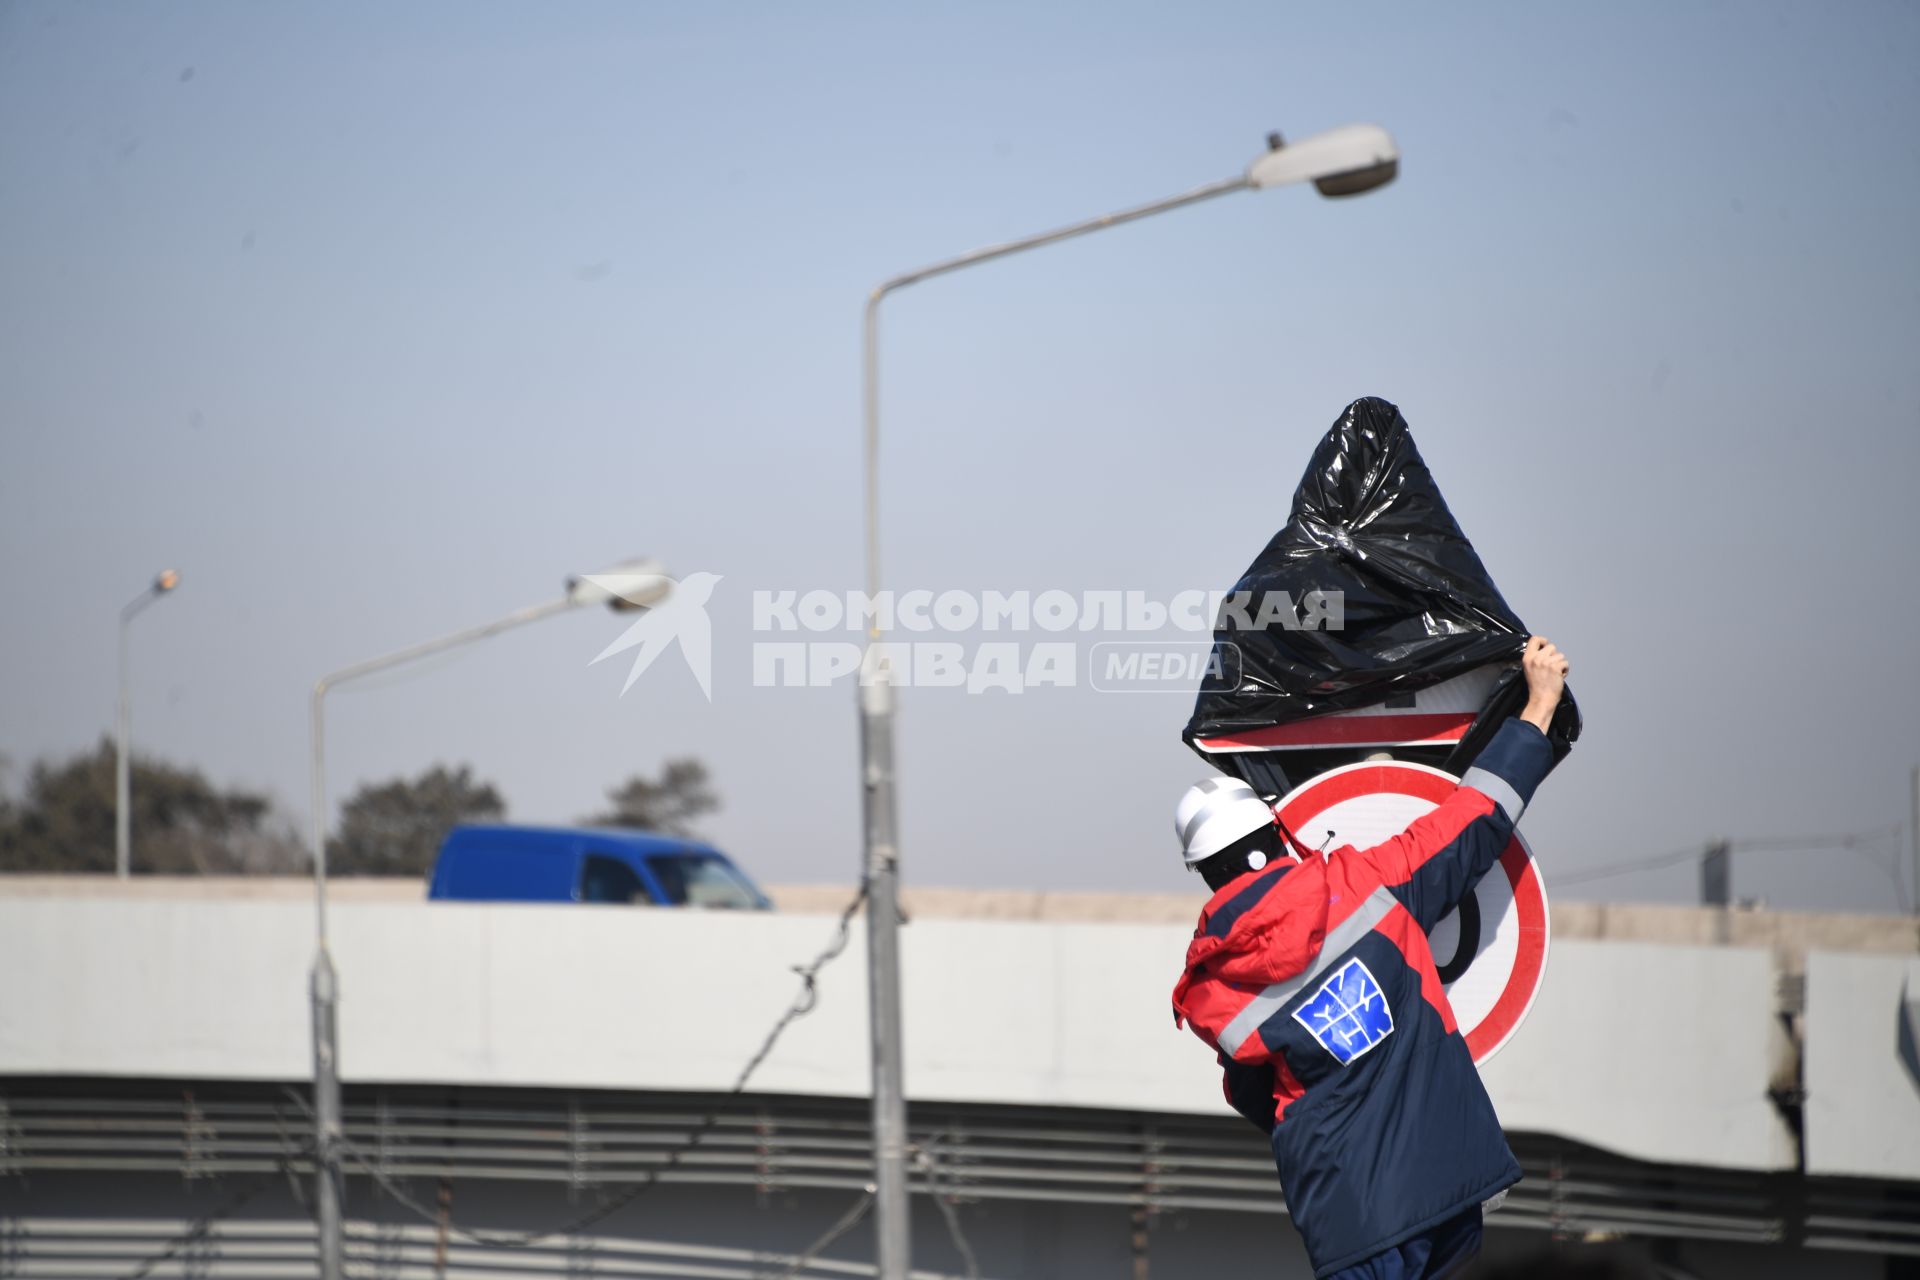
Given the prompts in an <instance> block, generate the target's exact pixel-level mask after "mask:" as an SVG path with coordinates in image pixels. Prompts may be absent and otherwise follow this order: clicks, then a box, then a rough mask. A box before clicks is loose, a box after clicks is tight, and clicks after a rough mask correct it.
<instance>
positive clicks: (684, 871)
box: [647, 853, 766, 911]
mask: <svg viewBox="0 0 1920 1280" xmlns="http://www.w3.org/2000/svg"><path fill="white" fill-rule="evenodd" d="M647 868H648V869H649V870H650V871H652V872H653V878H654V879H656V880H658V881H659V882H660V891H661V892H662V893H664V894H666V896H667V901H668V902H670V903H672V904H673V905H674V906H676V907H680V906H685V907H717V908H720V909H722V910H732V911H754V910H758V909H759V908H761V907H763V906H765V905H766V904H765V902H764V900H763V899H762V898H761V897H760V891H759V890H758V889H755V888H754V887H753V885H752V884H750V883H749V882H748V881H747V878H746V877H745V876H743V875H741V874H740V873H739V872H738V871H735V870H734V869H733V868H732V867H731V866H730V865H728V863H727V861H726V859H724V858H720V857H716V856H715V855H713V854H711V853H666V854H658V855H655V856H654V857H650V858H648V859H647Z"/></svg>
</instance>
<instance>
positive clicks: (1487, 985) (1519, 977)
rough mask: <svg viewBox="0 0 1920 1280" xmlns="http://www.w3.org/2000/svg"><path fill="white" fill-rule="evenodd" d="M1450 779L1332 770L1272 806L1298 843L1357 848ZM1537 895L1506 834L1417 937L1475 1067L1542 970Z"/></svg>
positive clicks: (1526, 1000)
mask: <svg viewBox="0 0 1920 1280" xmlns="http://www.w3.org/2000/svg"><path fill="white" fill-rule="evenodd" d="M1459 785H1460V780H1459V779H1458V778H1456V777H1454V776H1453V775H1452V774H1450V773H1445V772H1442V771H1441V770H1439V769H1432V768H1428V767H1427V766H1426V765H1419V764H1409V763H1407V762H1405V761H1402V760H1391V761H1367V762H1362V763H1360V764H1350V765H1347V766H1345V767H1344V768H1340V769H1332V770H1329V771H1328V772H1326V773H1323V774H1321V775H1319V776H1318V777H1316V778H1313V779H1311V780H1309V781H1307V782H1305V783H1302V784H1301V785H1300V786H1298V787H1296V788H1294V789H1293V790H1292V791H1290V792H1288V793H1287V795H1286V796H1285V797H1284V798H1282V799H1281V801H1280V802H1279V803H1278V804H1276V805H1274V812H1276V813H1278V814H1279V815H1280V821H1281V822H1283V823H1285V824H1286V827H1287V829H1288V830H1289V831H1291V832H1293V834H1294V836H1295V837H1296V838H1297V839H1298V840H1299V841H1300V843H1301V844H1304V845H1306V846H1308V847H1309V848H1315V849H1326V850H1335V849H1339V848H1341V847H1342V846H1346V845H1351V846H1353V847H1354V848H1355V849H1365V848H1369V847H1370V846H1373V845H1376V844H1380V843H1382V842H1383V841H1386V840H1390V839H1392V838H1393V837H1394V836H1397V835H1399V834H1400V833H1401V832H1402V831H1404V830H1406V828H1407V826H1408V824H1410V823H1412V822H1414V821H1415V820H1417V819H1419V818H1422V817H1424V816H1425V815H1427V814H1429V813H1431V812H1433V810H1435V809H1437V808H1439V807H1440V802H1441V801H1443V800H1445V799H1446V798H1447V797H1448V796H1450V795H1452V794H1453V792H1454V789H1455V788H1457V787H1458V786H1459ZM1547 933H1548V930H1547V895H1546V891H1545V889H1544V888H1542V886H1541V883H1540V871H1539V868H1538V867H1537V866H1536V865H1535V864H1534V860H1533V851H1532V850H1531V849H1529V848H1528V847H1527V844H1526V841H1524V840H1522V839H1521V838H1520V833H1519V832H1517V831H1516V832H1515V833H1514V835H1513V839H1512V840H1510V841H1509V842H1508V844H1507V847H1506V850H1505V851H1504V852H1502V853H1501V855H1500V861H1499V862H1498V863H1496V864H1495V865H1494V867H1493V869H1492V870H1490V871H1488V872H1487V874H1486V875H1484V876H1482V877H1481V878H1480V883H1479V884H1478V885H1477V886H1476V887H1475V888H1474V891H1473V892H1472V893H1470V894H1468V895H1467V896H1466V897H1465V898H1463V899H1462V900H1461V902H1460V905H1459V907H1458V908H1457V909H1456V910H1454V911H1452V912H1450V913H1449V914H1448V915H1447V916H1446V918H1445V919H1443V920H1441V921H1440V922H1439V923H1438V924H1436V925H1435V926H1434V927H1433V929H1432V931H1431V932H1429V933H1428V934H1427V941H1428V944H1429V945H1430V946H1431V947H1432V949H1433V962H1434V964H1435V966H1437V967H1438V968H1439V970H1440V981H1441V983H1442V985H1444V986H1445V987H1446V991H1447V1000H1448V1002H1449V1003H1450V1004H1452V1005H1453V1015H1454V1019H1455V1021H1456V1022H1458V1023H1459V1026H1460V1033H1461V1035H1463V1036H1465V1037H1466V1041H1467V1049H1468V1051H1469V1052H1471V1053H1472V1054H1473V1060H1474V1062H1475V1063H1476V1064H1477V1063H1482V1062H1485V1061H1486V1060H1487V1059H1488V1058H1490V1057H1492V1056H1493V1054H1494V1052H1495V1051H1496V1050H1497V1049H1499V1048H1500V1046H1501V1045H1503V1044H1505V1043H1506V1042H1507V1038H1508V1037H1509V1036H1511V1035H1512V1034H1513V1033H1514V1030H1515V1029H1516V1028H1517V1027H1519V1025H1520V1020H1521V1019H1522V1018H1524V1017H1526V1016H1527V1010H1528V1009H1529V1008H1530V1007H1531V1006H1532V1004H1533V997H1534V995H1535V994H1536V993H1537V992H1538V991H1539V990H1540V978H1541V975H1542V974H1543V973H1544V972H1545V970H1546V966H1547Z"/></svg>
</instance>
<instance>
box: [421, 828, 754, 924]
mask: <svg viewBox="0 0 1920 1280" xmlns="http://www.w3.org/2000/svg"><path fill="white" fill-rule="evenodd" d="M427 897H429V898H435V899H441V900H444V901H465V902H613V903H636V902H637V903H643V904H651V905H654V906H661V907H705V908H713V909H719V910H734V911H771V910H772V909H773V903H771V902H769V901H768V900H767V896H766V895H765V894H764V893H761V892H760V890H759V888H758V887H757V886H756V885H755V884H754V883H753V881H751V880H749V879H748V878H747V876H746V873H744V872H743V871H741V870H740V868H738V867H736V866H734V865H733V863H732V862H731V861H730V860H728V858H727V855H726V854H724V853H721V852H720V851H719V850H718V849H715V848H713V847H711V846H710V845H704V844H701V843H699V842H698V841H695V840H682V839H680V838H679V837H677V836H663V835H656V834H654V833H653V832H651V831H635V830H631V829H628V828H620V827H605V828H601V827H508V826H460V827H455V828H454V829H453V830H452V831H449V832H448V833H447V838H446V839H445V840H443V841H442V842H441V844H440V856H439V857H438V858H436V859H435V860H434V863H433V877H432V879H431V880H429V881H428V884H427Z"/></svg>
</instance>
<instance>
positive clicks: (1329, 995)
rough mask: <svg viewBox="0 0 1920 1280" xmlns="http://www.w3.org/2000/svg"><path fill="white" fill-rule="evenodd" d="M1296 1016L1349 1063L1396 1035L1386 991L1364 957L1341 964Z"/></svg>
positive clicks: (1308, 1029) (1313, 1035) (1321, 1041)
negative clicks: (1362, 960)
mask: <svg viewBox="0 0 1920 1280" xmlns="http://www.w3.org/2000/svg"><path fill="white" fill-rule="evenodd" d="M1293 1018H1294V1021H1295V1022H1298V1023H1299V1024H1300V1025H1301V1026H1303V1027H1305V1028H1306V1029H1307V1032H1308V1034H1310V1035H1311V1036H1312V1037H1313V1038H1314V1039H1315V1040H1318V1041H1319V1042H1320V1045H1321V1047H1322V1048H1324V1049H1325V1050H1326V1051H1327V1052H1328V1053H1330V1054H1332V1055H1333V1056H1334V1057H1336V1058H1338V1059H1339V1060H1340V1065H1341V1066H1346V1065H1347V1064H1348V1063H1350V1062H1352V1061H1353V1060H1354V1059H1355V1058H1358V1057H1359V1056H1360V1055H1361V1054H1363V1053H1365V1052H1366V1051H1367V1050H1369V1049H1371V1048H1373V1047H1374V1046H1375V1045H1377V1044H1379V1043H1380V1042H1381V1041H1382V1040H1385V1039H1386V1038H1387V1037H1388V1036H1390V1035H1392V1034H1393V1010H1392V1009H1390V1008H1388V1007H1387V996H1386V993H1385V992H1383V991H1382V990H1380V984H1379V983H1378V982H1376V981H1374V977H1373V974H1372V973H1371V972H1370V971H1369V970H1368V969H1367V966H1366V965H1364V964H1362V963H1360V958H1359V957H1358V956H1355V957H1354V958H1353V959H1351V960H1349V961H1347V962H1346V963H1345V964H1343V965H1341V966H1340V967H1339V968H1338V969H1337V970H1335V971H1334V974H1333V976H1332V977H1331V978H1328V979H1327V980H1326V981H1325V982H1323V983H1321V984H1320V989H1319V990H1318V991H1315V992H1314V993H1313V994H1312V995H1310V996H1308V997H1307V1002H1306V1003H1305V1004H1303V1005H1301V1006H1300V1007H1299V1008H1298V1009H1296V1010H1294V1012H1293Z"/></svg>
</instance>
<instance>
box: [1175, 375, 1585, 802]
mask: <svg viewBox="0 0 1920 1280" xmlns="http://www.w3.org/2000/svg"><path fill="white" fill-rule="evenodd" d="M1279 593H1284V603H1285V606H1286V608H1287V609H1288V610H1290V611H1291V612H1287V613H1282V614H1279V615H1275V614H1273V613H1271V612H1270V613H1268V615H1267V617H1268V625H1266V626H1263V627H1258V628H1255V629H1248V628H1247V627H1246V625H1245V622H1246V620H1247V619H1248V618H1249V617H1251V618H1253V619H1254V620H1255V621H1258V620H1259V617H1260V614H1261V609H1262V605H1263V604H1264V603H1265V602H1268V601H1279V600H1281V599H1282V597H1281V595H1280V594H1279ZM1315 593H1318V594H1315ZM1235 601H1237V602H1239V603H1240V612H1238V613H1236V612H1235V611H1234V609H1232V608H1231V607H1223V609H1222V611H1221V615H1220V617H1219V618H1217V619H1216V621H1215V630H1214V662H1213V664H1212V667H1211V674H1210V675H1209V676H1208V678H1207V679H1206V680H1205V681H1203V682H1202V684H1201V687H1200V695H1199V698H1198V699H1197V700H1196V702H1195V704H1194V709H1193V717H1192V719H1190V720H1189V721H1188V722H1187V727H1186V731H1185V732H1184V734H1183V735H1182V736H1183V737H1184V738H1185V739H1186V741H1187V742H1188V744H1189V745H1195V749H1196V750H1198V749H1199V748H1198V746H1197V745H1196V744H1195V739H1197V738H1217V737H1222V736H1225V735H1231V734H1236V733H1244V732H1247V731H1250V730H1257V729H1263V728H1267V727H1269V726H1273V725H1280V724H1288V723H1291V722H1294V721H1298V720H1304V719H1307V718H1309V717H1311V716H1319V715H1326V714H1327V713H1329V712H1334V711H1351V710H1354V709H1357V708H1360V707H1369V706H1375V705H1378V704H1383V703H1389V702H1393V701H1395V700H1398V699H1403V698H1406V697H1408V696H1410V695H1412V694H1413V693H1414V692H1415V691H1416V690H1420V689H1425V688H1428V687H1431V686H1433V685H1436V684H1439V683H1441V682H1442V681H1445V680H1450V679H1453V678H1454V677H1456V676H1460V675H1464V674H1466V673H1467V672H1469V671H1474V670H1476V669H1478V668H1481V667H1486V666H1489V665H1491V664H1497V663H1506V662H1512V661H1514V660H1517V659H1518V658H1519V656H1520V654H1521V652H1522V650H1523V649H1525V647H1526V641H1527V636H1528V635H1529V634H1530V633H1529V632H1528V630H1527V628H1526V625H1525V624H1524V623H1522V622H1521V621H1520V619H1519V617H1518V616H1517V615H1516V614H1515V613H1514V612H1513V610H1512V609H1511V608H1509V607H1508V606H1507V602H1506V600H1505V599H1504V598H1503V597H1502V596H1501V594H1500V589H1499V588H1498V587H1496V586H1494V584H1493V579H1492V578H1490V577H1489V576H1488V575H1487V571H1486V567H1485V566H1484V565H1482V564H1481V563H1480V557H1479V555H1478V554H1477V553H1476V552H1475V551H1474V549H1473V544H1472V543H1470V542H1468V541H1467V537H1466V535H1465V534H1464V533H1462V532H1461V531H1460V526H1459V525H1458V524H1456V523H1455V522H1454V519H1453V513H1452V512H1450V511H1449V510H1448V509H1447V504H1446V500H1445V499H1444V498H1442V497H1441V496H1440V488H1439V486H1438V485H1436V484H1435V483H1434V479H1433V475H1432V473H1431V472H1429V471H1428V470H1427V464H1426V462H1425V461H1424V460H1423V459H1422V458H1421V457H1420V450H1419V449H1418V448H1417V447H1415V445H1414V443H1413V436H1412V433H1411V432H1410V431H1409V430H1408V427H1407V420H1406V419H1405V418H1404V417H1402V416H1401V414H1400V410H1399V409H1398V408H1397V407H1396V406H1394V405H1393V404H1390V403H1388V402H1387V401H1385V400H1381V399H1377V398H1374V397H1367V398H1364V399H1360V400H1355V401H1354V402H1353V403H1352V404H1350V405H1348V406H1347V408H1346V410H1345V411H1344V412H1343V413H1342V414H1341V415H1340V417H1339V418H1338V419H1337V420H1336V421H1335V422H1334V424H1333V427H1332V429H1331V430H1329V431H1328V432H1327V434H1326V438H1325V439H1323V440H1322V441H1321V442H1320V445H1319V447H1318V448H1317V449H1315V450H1314V453H1313V459H1312V461H1311V462H1310V463H1309V464H1308V465H1307V471H1306V475H1304V476H1303V477H1302V478H1301V480H1300V487H1299V488H1298V489H1297V490H1295V492H1294V495H1293V510H1292V514H1291V515H1290V516H1289V517H1288V519H1287V523H1286V525H1285V527H1284V528H1282V529H1281V530H1280V532H1278V533H1276V534H1275V535H1274V536H1273V540H1272V541H1271V542H1269V543H1268V544H1267V545H1266V548H1265V549H1264V550H1262V551H1261V552H1260V554H1259V555H1258V556H1256V557H1255V558H1254V561H1253V564H1252V565H1251V566H1249V568H1248V569H1247V571H1246V572H1245V573H1244V574H1242V575H1241V577H1240V581H1239V582H1238V583H1237V584H1235V587H1234V596H1233V597H1231V598H1230V602H1229V603H1230V605H1231V604H1232V603H1233V602H1235ZM1307 602H1313V606H1312V607H1302V606H1303V605H1305V604H1307ZM1316 613H1318V614H1319V617H1317V618H1316V616H1315V615H1316ZM1275 616H1280V617H1284V618H1285V619H1287V620H1288V621H1291V622H1293V623H1294V624H1295V625H1293V626H1286V625H1273V624H1272V619H1273V617H1275ZM1316 621H1317V622H1318V623H1319V625H1313V624H1314V623H1315V622H1316ZM1335 622H1337V623H1338V625H1337V626H1335V625H1333V624H1334V623H1335ZM1515 686H1516V681H1515V680H1513V679H1511V678H1508V679H1503V680H1502V681H1501V683H1500V685H1499V687H1498V688H1497V689H1496V690H1495V692H1494V694H1493V696H1492V697H1491V698H1490V700H1489V702H1488V705H1487V707H1486V709H1485V710H1483V712H1482V715H1481V721H1482V723H1480V724H1476V725H1475V727H1474V730H1473V731H1470V732H1469V734H1468V737H1467V739H1466V740H1464V741H1463V742H1462V744H1461V745H1462V747H1465V746H1466V745H1467V744H1468V743H1472V742H1478V741H1482V740H1484V738H1485V736H1486V733H1487V732H1489V731H1490V730H1491V728H1492V727H1494V715H1492V714H1490V713H1498V716H1499V718H1504V717H1505V716H1506V715H1511V714H1513V713H1514V711H1517V710H1518V704H1517V703H1516V702H1515V701H1514V697H1515V694H1516V692H1519V693H1524V688H1523V687H1522V688H1520V689H1518V690H1516V687H1515ZM1520 700H1521V701H1524V697H1522V698H1521V699H1520ZM1579 726H1580V717H1579V710H1578V708H1577V706H1576V705H1575V704H1574V702H1573V697H1572V695H1571V694H1570V693H1569V694H1568V695H1566V696H1565V697H1564V698H1563V699H1562V700H1561V705H1560V708H1559V711H1558V713H1557V714H1556V715H1555V717H1554V724H1553V732H1552V734H1551V735H1550V736H1551V737H1552V738H1553V739H1554V746H1555V751H1556V754H1564V753H1565V751H1566V748H1567V746H1568V745H1569V744H1570V743H1571V742H1572V741H1573V740H1574V739H1575V738H1577V737H1578V736H1579ZM1476 749H1477V748H1476ZM1202 754H1207V753H1205V752H1203V753H1202ZM1453 754H1455V755H1457V754H1459V753H1458V752H1455V753H1453ZM1208 758H1209V759H1211V760H1213V761H1214V762H1215V763H1216V764H1219V765H1220V766H1221V767H1223V768H1236V763H1235V762H1233V761H1231V760H1230V759H1229V758H1224V757H1218V756H1212V755H1209V756H1208ZM1240 763H1250V762H1240ZM1450 763H1452V761H1450ZM1236 771H1238V770H1236Z"/></svg>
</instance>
